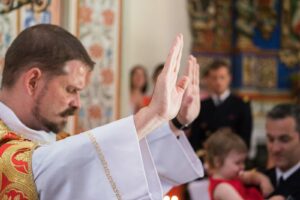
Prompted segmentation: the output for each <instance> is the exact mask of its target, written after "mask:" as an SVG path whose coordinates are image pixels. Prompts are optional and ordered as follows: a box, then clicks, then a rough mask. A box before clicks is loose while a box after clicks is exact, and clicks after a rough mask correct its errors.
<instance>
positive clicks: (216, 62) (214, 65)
mask: <svg viewBox="0 0 300 200" xmlns="http://www.w3.org/2000/svg"><path fill="white" fill-rule="evenodd" d="M222 67H225V68H226V69H227V70H228V72H229V73H231V69H230V66H229V64H228V63H227V62H226V61H224V60H220V59H217V60H214V61H213V62H212V63H210V64H209V65H208V66H207V67H206V68H205V71H204V74H203V76H204V77H206V76H208V75H209V72H211V71H214V70H217V69H220V68H222Z"/></svg>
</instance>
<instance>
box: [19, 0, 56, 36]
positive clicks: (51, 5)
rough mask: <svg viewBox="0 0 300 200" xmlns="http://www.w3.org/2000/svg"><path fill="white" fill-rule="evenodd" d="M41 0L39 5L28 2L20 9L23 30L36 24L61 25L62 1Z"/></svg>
mask: <svg viewBox="0 0 300 200" xmlns="http://www.w3.org/2000/svg"><path fill="white" fill-rule="evenodd" d="M41 2H42V3H41V4H40V5H39V6H38V5H34V6H32V5H31V4H28V5H25V6H23V7H22V8H21V9H20V18H21V23H20V26H21V27H20V29H21V30H24V29H26V28H28V27H31V26H34V25H36V24H56V25H60V1H59V0H43V1H41Z"/></svg>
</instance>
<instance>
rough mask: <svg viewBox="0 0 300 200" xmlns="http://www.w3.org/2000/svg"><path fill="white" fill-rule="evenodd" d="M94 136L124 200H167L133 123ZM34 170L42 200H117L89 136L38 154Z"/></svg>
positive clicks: (98, 131)
mask: <svg viewBox="0 0 300 200" xmlns="http://www.w3.org/2000/svg"><path fill="white" fill-rule="evenodd" d="M90 132H91V133H92V135H93V136H95V138H96V141H97V143H98V144H99V145H100V147H101V149H102V151H103V153H104V155H105V159H106V161H107V163H108V166H109V170H110V173H111V176H112V178H113V180H114V181H115V183H116V186H117V188H118V190H119V191H120V194H121V197H122V199H123V200H135V199H138V200H150V199H151V200H152V199H153V200H161V198H162V192H161V186H160V183H159V178H158V176H157V172H156V170H155V168H154V164H153V163H152V162H151V160H152V159H151V154H150V152H148V150H147V148H148V147H147V144H146V142H145V141H141V142H139V141H138V138H137V133H136V129H135V126H134V121H133V117H128V118H125V119H122V120H119V121H117V122H114V123H111V124H108V125H106V126H103V127H99V128H96V129H93V130H91V131H90ZM144 164H147V167H145V166H144ZM32 170H33V176H34V181H35V184H36V187H37V191H38V194H39V198H40V200H62V199H63V200H83V199H87V200H98V199H105V200H106V199H107V200H111V199H116V195H115V193H114V192H113V190H112V187H111V185H110V183H109V181H108V179H107V177H106V174H105V171H104V169H103V166H102V164H101V162H100V161H99V158H98V155H97V151H96V150H95V148H94V146H93V144H92V143H91V140H90V138H89V137H88V135H87V133H82V134H80V135H76V136H71V137H69V138H66V139H64V140H61V141H59V142H55V143H54V144H50V145H44V146H41V147H39V148H38V149H36V150H35V151H34V153H33V156H32ZM145 171H146V172H145ZM148 183H149V184H150V185H149V184H148ZM153 191H155V192H153Z"/></svg>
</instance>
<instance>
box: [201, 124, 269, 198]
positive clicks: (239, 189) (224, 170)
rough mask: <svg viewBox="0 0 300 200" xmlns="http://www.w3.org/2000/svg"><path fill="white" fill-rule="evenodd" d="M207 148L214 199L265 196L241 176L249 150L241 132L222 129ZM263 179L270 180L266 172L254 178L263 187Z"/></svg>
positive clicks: (210, 186) (208, 141)
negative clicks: (238, 133)
mask: <svg viewBox="0 0 300 200" xmlns="http://www.w3.org/2000/svg"><path fill="white" fill-rule="evenodd" d="M205 149H206V156H207V157H206V161H207V164H208V171H209V174H210V178H209V182H210V183H209V193H210V197H211V199H212V200H262V199H264V198H263V196H262V194H261V193H260V192H259V191H258V189H257V188H256V187H247V186H246V185H244V183H243V182H242V181H241V180H240V179H239V176H240V174H241V173H242V172H243V170H244V167H245V164H244V162H245V160H246V157H247V152H248V151H247V146H246V144H245V143H244V141H243V140H242V139H241V138H240V137H239V136H238V135H237V134H234V133H232V132H231V130H230V129H220V130H219V131H217V132H216V133H214V134H212V135H211V136H210V137H209V138H208V139H207V141H206V143H205ZM261 182H263V183H268V182H269V181H268V178H267V177H264V176H263V175H262V176H260V177H259V178H258V179H257V180H255V181H253V180H252V181H251V183H256V184H257V186H259V187H261V186H262V185H261ZM269 183H270V182H269ZM270 187H271V183H270Z"/></svg>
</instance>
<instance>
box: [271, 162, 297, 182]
mask: <svg viewBox="0 0 300 200" xmlns="http://www.w3.org/2000/svg"><path fill="white" fill-rule="evenodd" d="M299 168H300V161H299V162H298V163H297V164H296V165H294V166H293V167H291V168H290V169H289V170H287V171H285V172H283V171H281V170H280V169H279V168H276V181H277V183H278V182H279V179H280V178H281V177H282V179H283V180H284V181H285V180H286V179H288V178H289V177H290V176H291V175H292V174H293V173H295V172H296V171H297V170H298V169H299Z"/></svg>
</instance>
